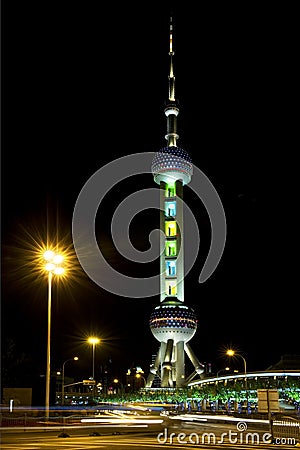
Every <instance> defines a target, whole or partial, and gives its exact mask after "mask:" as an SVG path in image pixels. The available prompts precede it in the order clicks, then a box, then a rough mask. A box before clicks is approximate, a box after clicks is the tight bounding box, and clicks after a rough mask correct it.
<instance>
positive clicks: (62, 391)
mask: <svg viewBox="0 0 300 450" xmlns="http://www.w3.org/2000/svg"><path fill="white" fill-rule="evenodd" d="M78 359H79V358H78V356H74V358H69V359H66V361H64V362H63V365H62V386H61V404H62V405H63V404H64V403H65V364H66V363H67V362H68V361H78Z"/></svg>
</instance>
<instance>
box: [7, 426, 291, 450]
mask: <svg viewBox="0 0 300 450" xmlns="http://www.w3.org/2000/svg"><path fill="white" fill-rule="evenodd" d="M165 425H166V427H165ZM93 433H94V435H92V434H93ZM266 437H268V429H267V428H266V427H265V426H259V427H257V426H254V425H251V426H249V427H247V428H246V429H245V430H242V429H240V430H239V429H238V428H236V427H235V428H234V427H233V426H232V424H224V423H223V424H222V423H209V424H208V423H202V424H201V423H194V422H185V421H175V422H172V423H170V422H169V421H167V422H166V423H165V424H163V427H161V428H158V427H157V426H154V427H153V428H152V429H151V427H150V428H147V429H140V430H137V429H132V430H131V429H126V428H125V427H124V426H122V427H121V428H120V427H116V426H115V425H113V426H112V427H110V428H108V427H106V426H98V425H97V426H96V427H94V428H88V427H78V428H71V429H69V428H68V429H67V433H66V437H63V435H62V430H53V429H52V430H49V431H44V430H36V431H32V430H30V429H28V430H26V431H24V430H19V431H18V430H15V431H12V430H10V431H8V430H5V431H4V432H3V433H2V440H1V450H89V449H91V450H92V449H93V450H98V449H99V450H100V449H105V450H132V449H142V450H153V449H160V450H163V449H164V448H166V449H189V448H190V449H191V448H192V449H198V450H201V449H206V450H207V449H208V448H209V449H235V450H247V449H249V450H250V449H257V450H258V449H260V450H261V449H264V450H270V449H273V450H274V447H276V446H275V445H274V444H270V443H267V442H264V439H265V440H267V438H266ZM277 444H279V445H278V448H280V449H281V450H282V449H291V448H295V443H292V442H285V443H284V444H283V443H282V442H277Z"/></svg>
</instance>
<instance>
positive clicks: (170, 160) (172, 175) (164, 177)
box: [151, 145, 193, 184]
mask: <svg viewBox="0 0 300 450" xmlns="http://www.w3.org/2000/svg"><path fill="white" fill-rule="evenodd" d="M151 170H152V173H153V176H154V181H155V182H156V183H158V184H160V182H161V181H165V182H166V183H169V182H175V181H177V180H182V182H183V184H188V183H189V182H190V181H191V178H192V175H193V164H192V160H191V157H190V155H189V154H188V152H187V151H186V150H184V149H182V148H180V147H177V146H175V145H173V146H170V147H163V148H162V149H161V150H159V151H158V152H157V153H156V154H155V156H154V158H153V161H152V166H151Z"/></svg>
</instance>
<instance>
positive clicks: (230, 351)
mask: <svg viewBox="0 0 300 450" xmlns="http://www.w3.org/2000/svg"><path fill="white" fill-rule="evenodd" d="M226 355H228V356H239V357H240V358H242V360H243V362H244V373H245V390H246V402H247V406H246V410H247V412H248V383H247V363H246V360H245V358H244V357H243V356H242V355H240V354H239V353H236V352H235V351H234V350H227V352H226Z"/></svg>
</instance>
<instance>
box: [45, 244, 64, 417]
mask: <svg viewBox="0 0 300 450" xmlns="http://www.w3.org/2000/svg"><path fill="white" fill-rule="evenodd" d="M43 256H44V261H45V266H44V270H45V271H46V272H48V333H47V367H46V398H45V415H46V421H47V420H49V404H50V342H51V291H52V278H53V275H62V274H63V273H64V271H65V270H64V268H63V267H62V265H61V264H62V263H63V259H64V258H63V256H62V255H61V254H59V253H56V252H54V251H52V250H47V251H45V252H44V255H43Z"/></svg>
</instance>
